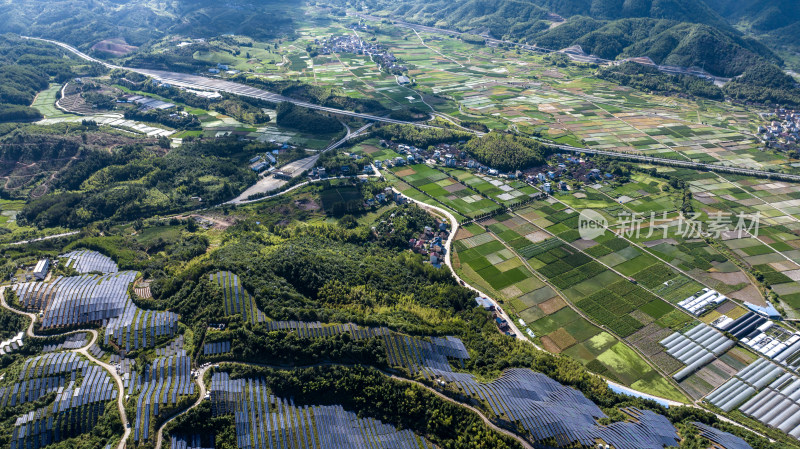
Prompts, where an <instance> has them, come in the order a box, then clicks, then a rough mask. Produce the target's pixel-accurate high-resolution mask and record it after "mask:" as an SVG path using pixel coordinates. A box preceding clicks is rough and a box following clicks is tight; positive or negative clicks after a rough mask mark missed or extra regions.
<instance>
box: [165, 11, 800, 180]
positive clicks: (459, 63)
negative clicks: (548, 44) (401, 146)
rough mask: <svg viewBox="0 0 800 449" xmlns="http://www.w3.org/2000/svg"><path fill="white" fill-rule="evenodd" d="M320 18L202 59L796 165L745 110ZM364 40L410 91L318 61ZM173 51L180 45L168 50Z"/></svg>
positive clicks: (503, 53)
mask: <svg viewBox="0 0 800 449" xmlns="http://www.w3.org/2000/svg"><path fill="white" fill-rule="evenodd" d="M351 22H352V20H350V19H345V20H336V19H334V20H330V18H328V17H324V18H323V17H321V16H318V15H316V14H314V13H313V12H312V13H309V14H307V15H306V16H305V17H303V18H302V19H301V20H300V21H299V22H298V24H299V26H298V29H297V32H296V33H295V35H294V36H292V37H290V38H287V39H281V40H278V41H274V42H273V41H270V42H260V41H254V40H253V39H250V38H247V37H240V36H239V37H230V36H229V37H226V38H225V39H220V40H212V41H210V42H209V46H210V48H211V50H206V51H202V52H197V53H195V54H194V55H193V58H194V59H195V60H197V61H202V62H205V63H208V64H209V67H215V66H216V64H225V65H228V66H229V68H230V69H234V70H238V71H241V72H247V73H253V74H257V75H258V76H260V77H262V78H265V79H271V80H279V79H295V80H299V81H302V82H305V83H309V84H313V85H318V86H325V87H331V88H334V89H336V90H337V91H338V92H340V93H343V94H345V95H348V96H351V97H354V98H368V99H374V100H376V101H378V102H380V103H381V104H382V105H383V106H384V107H385V108H387V109H389V110H393V111H399V110H404V109H406V110H407V109H409V108H414V109H416V110H418V111H424V112H428V111H431V112H434V111H435V112H437V113H440V114H445V115H448V116H450V117H452V118H455V119H457V120H471V121H478V122H481V123H483V124H485V125H487V126H488V127H490V128H492V129H500V130H515V131H520V132H522V133H534V132H536V133H541V134H542V135H543V136H545V137H549V138H551V139H554V140H555V141H557V142H559V143H565V144H571V145H576V146H587V147H592V148H599V149H611V150H614V151H623V152H636V153H644V154H651V155H654V156H660V157H670V158H677V159H683V160H694V161H705V162H715V163H721V164H729V165H738V166H746V167H753V168H760V169H769V168H781V167H783V168H790V166H789V165H790V164H791V163H792V161H791V160H789V159H788V158H787V157H786V156H785V155H782V154H779V153H774V152H764V151H761V150H760V149H759V144H758V142H757V141H756V140H755V139H754V137H753V136H752V133H753V132H754V131H755V129H756V128H757V123H758V121H759V117H758V115H757V114H756V113H755V112H754V111H751V110H748V109H746V108H743V107H741V106H737V105H732V104H727V103H718V102H713V101H708V100H699V101H691V100H686V99H681V98H674V97H663V96H657V95H651V94H646V93H643V92H637V91H635V90H633V89H630V88H627V87H622V86H619V85H616V84H613V83H610V82H607V81H603V80H599V79H596V78H593V77H592V76H591V75H593V73H594V69H593V68H591V67H589V66H583V65H577V64H568V65H566V66H556V65H555V64H553V62H552V61H551V60H550V59H548V57H547V56H542V55H540V54H534V53H529V52H524V51H522V52H517V51H516V50H510V49H503V48H492V47H485V46H476V45H472V44H468V43H465V42H462V41H460V40H457V39H453V38H450V37H448V36H443V35H438V34H432V33H426V32H419V33H417V32H414V31H413V30H410V29H406V28H400V27H392V26H387V25H385V24H378V23H372V22H369V21H367V22H366V23H367V24H369V25H371V26H373V27H374V29H380V30H381V31H380V32H379V33H377V32H375V31H374V30H359V31H354V30H352V29H349V28H348V25H349V24H350V23H351ZM348 34H351V35H352V34H357V35H358V36H359V37H360V38H362V39H364V40H365V41H373V40H374V41H375V42H377V43H380V44H382V45H384V46H385V47H386V48H388V49H389V51H391V52H392V53H393V54H394V55H395V56H396V57H397V58H398V60H399V61H400V62H401V63H402V64H403V65H405V66H406V67H407V68H408V76H409V78H411V79H412V80H413V83H412V84H410V85H399V84H398V83H397V80H396V78H395V76H394V75H391V74H389V73H387V72H385V71H381V70H380V68H379V67H378V66H377V64H375V63H374V62H373V61H372V60H371V59H370V58H369V57H368V56H364V55H356V54H349V53H339V54H330V55H323V54H316V52H314V53H311V54H309V52H308V51H307V49H308V48H315V47H316V46H317V45H318V41H319V40H322V39H324V38H327V37H331V36H343V35H348ZM159 45H160V46H161V47H157V48H156V50H158V48H162V50H163V49H166V48H168V47H169V46H174V45H177V44H176V41H164V42H162V43H161V44H159Z"/></svg>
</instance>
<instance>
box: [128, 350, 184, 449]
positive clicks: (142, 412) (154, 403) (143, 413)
mask: <svg viewBox="0 0 800 449" xmlns="http://www.w3.org/2000/svg"><path fill="white" fill-rule="evenodd" d="M137 391H139V392H141V394H139V398H138V399H137V402H136V419H135V421H134V425H133V440H134V441H137V442H138V441H145V440H147V439H148V438H149V437H150V427H151V424H152V418H153V417H157V416H158V415H159V414H160V410H159V409H163V408H164V406H165V405H176V404H177V403H178V401H179V399H180V397H181V396H187V395H191V394H194V382H192V370H191V360H190V359H189V357H188V356H187V355H186V351H184V350H181V351H179V353H178V354H176V355H171V356H168V357H161V358H157V359H155V360H153V363H152V365H151V366H145V367H144V368H143V370H142V373H134V375H133V376H132V379H131V382H130V383H129V384H128V394H135V393H136V392H137Z"/></svg>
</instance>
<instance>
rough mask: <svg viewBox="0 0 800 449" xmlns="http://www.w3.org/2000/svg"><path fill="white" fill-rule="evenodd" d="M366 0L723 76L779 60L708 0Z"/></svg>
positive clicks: (376, 7)
mask: <svg viewBox="0 0 800 449" xmlns="http://www.w3.org/2000/svg"><path fill="white" fill-rule="evenodd" d="M709 1H714V2H728V1H732V0H709ZM747 1H755V0H747ZM771 1H776V2H777V1H780V0H771ZM367 4H368V5H371V6H370V11H371V12H373V13H377V14H379V15H386V16H387V17H403V18H404V19H405V20H407V21H409V22H413V23H420V24H426V25H435V26H438V27H442V28H453V29H457V30H459V31H468V32H471V33H477V34H482V33H486V32H488V33H489V34H490V35H491V36H493V37H496V38H502V39H506V40H513V41H518V42H525V43H529V44H536V45H538V46H540V47H545V48H551V49H556V50H559V49H563V48H566V47H569V46H572V45H580V46H581V47H582V48H583V49H584V51H586V52H587V53H590V54H594V55H597V56H600V57H602V58H606V59H616V58H621V57H638V56H649V57H650V58H651V59H653V60H654V61H655V62H656V63H658V64H666V65H677V66H684V67H691V66H696V67H701V68H704V69H706V70H708V71H709V72H711V73H712V74H714V75H717V76H724V77H732V76H738V75H740V74H742V73H743V71H744V70H745V69H746V68H747V67H750V66H752V65H754V64H768V63H776V64H781V63H782V61H781V60H780V58H778V57H777V56H776V55H775V54H774V53H773V52H772V51H771V50H770V49H769V48H767V47H766V46H765V45H763V44H762V43H760V42H758V41H756V40H755V39H752V38H748V37H746V36H745V35H743V34H742V33H741V32H739V31H737V30H736V29H734V28H733V27H732V26H731V24H730V23H729V22H728V21H727V20H726V19H725V18H723V17H722V16H721V15H720V14H718V13H717V12H716V11H715V10H714V9H712V8H711V7H710V6H709V5H708V4H707V3H706V2H705V0H468V1H465V2H449V1H447V2H446V1H443V0H437V1H434V2H427V1H426V2H422V1H417V0H412V1H410V2H403V3H400V4H398V3H397V2H389V1H387V0H367ZM717 6H719V5H717ZM553 14H558V15H560V16H561V17H563V18H565V19H566V21H565V22H564V23H561V24H560V25H558V26H555V27H553V26H552V25H553V21H554V20H557V17H556V16H554V15H553Z"/></svg>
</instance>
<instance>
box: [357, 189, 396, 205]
mask: <svg viewBox="0 0 800 449" xmlns="http://www.w3.org/2000/svg"><path fill="white" fill-rule="evenodd" d="M389 201H394V202H395V203H397V204H400V205H402V204H405V202H406V197H404V196H403V195H402V194H400V193H398V192H395V191H394V190H392V188H391V187H387V188H385V189H383V192H381V193H378V194H377V195H375V197H374V198H367V199H366V200H365V201H364V205H366V206H367V207H373V206H379V205H381V204H386V203H388V202H389Z"/></svg>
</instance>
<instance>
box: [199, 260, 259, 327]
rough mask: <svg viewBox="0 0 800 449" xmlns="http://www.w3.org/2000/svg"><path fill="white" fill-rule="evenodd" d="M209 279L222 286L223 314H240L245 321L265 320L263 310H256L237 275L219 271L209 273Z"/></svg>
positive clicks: (257, 321)
mask: <svg viewBox="0 0 800 449" xmlns="http://www.w3.org/2000/svg"><path fill="white" fill-rule="evenodd" d="M209 279H210V280H211V281H212V282H216V283H217V284H219V286H220V287H222V295H223V298H222V299H223V302H224V305H225V315H229V316H230V315H241V316H242V318H243V319H244V320H245V321H252V322H253V323H260V322H263V321H266V318H267V317H266V316H265V315H264V312H262V311H260V310H258V307H257V306H256V302H255V300H254V299H253V297H252V296H250V295H249V294H248V293H247V291H246V290H245V289H244V287H242V284H241V282H240V281H239V276H237V275H235V274H233V273H231V272H230V271H220V272H218V273H214V274H211V275H209Z"/></svg>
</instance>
